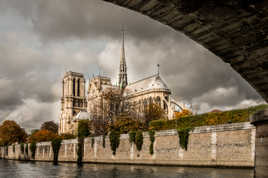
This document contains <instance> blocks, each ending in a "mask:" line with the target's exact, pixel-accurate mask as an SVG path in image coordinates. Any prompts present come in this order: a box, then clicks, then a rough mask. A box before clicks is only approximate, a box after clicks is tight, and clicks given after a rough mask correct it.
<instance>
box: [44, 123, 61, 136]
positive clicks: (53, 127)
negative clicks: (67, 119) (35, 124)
mask: <svg viewBox="0 0 268 178" xmlns="http://www.w3.org/2000/svg"><path fill="white" fill-rule="evenodd" d="M40 130H49V131H51V132H53V133H55V134H56V133H58V125H57V124H56V123H55V122H53V121H47V122H44V123H43V124H42V126H41V128H40Z"/></svg>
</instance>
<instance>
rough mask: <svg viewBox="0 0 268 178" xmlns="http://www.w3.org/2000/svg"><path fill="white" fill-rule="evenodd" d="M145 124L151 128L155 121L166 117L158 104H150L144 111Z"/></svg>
mask: <svg viewBox="0 0 268 178" xmlns="http://www.w3.org/2000/svg"><path fill="white" fill-rule="evenodd" d="M144 117H145V124H146V127H147V128H148V127H149V123H150V122H151V121H153V120H158V119H162V118H164V117H165V112H164V110H163V109H162V108H161V106H159V105H158V104H154V103H150V104H149V105H148V107H147V108H146V110H145V111H144Z"/></svg>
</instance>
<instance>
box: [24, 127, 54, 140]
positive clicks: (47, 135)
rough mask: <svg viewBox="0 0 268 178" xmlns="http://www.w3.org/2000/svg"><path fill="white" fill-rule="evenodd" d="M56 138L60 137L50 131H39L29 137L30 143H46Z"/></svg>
mask: <svg viewBox="0 0 268 178" xmlns="http://www.w3.org/2000/svg"><path fill="white" fill-rule="evenodd" d="M56 137H58V135H57V134H55V133H53V132H51V131H49V130H39V131H37V132H35V133H34V134H32V135H31V136H30V137H29V142H46V141H51V140H53V139H55V138H56Z"/></svg>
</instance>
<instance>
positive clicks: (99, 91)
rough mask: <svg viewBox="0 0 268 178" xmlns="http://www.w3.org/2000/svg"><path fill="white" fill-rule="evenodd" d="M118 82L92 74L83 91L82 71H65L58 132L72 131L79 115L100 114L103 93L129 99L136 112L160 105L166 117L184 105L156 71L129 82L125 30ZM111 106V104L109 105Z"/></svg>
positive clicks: (103, 102)
mask: <svg viewBox="0 0 268 178" xmlns="http://www.w3.org/2000/svg"><path fill="white" fill-rule="evenodd" d="M118 84H119V85H113V84H112V83H111V78H109V77H106V76H101V75H98V76H94V77H92V78H91V79H89V83H88V91H87V95H86V80H85V78H84V76H83V74H81V73H77V72H72V71H69V72H66V73H65V75H64V78H63V80H62V98H61V114H60V124H59V133H60V134H61V133H75V131H76V130H77V125H78V124H77V123H78V120H80V119H91V115H92V113H94V114H96V113H97V114H100V115H101V114H103V107H102V109H100V107H99V106H100V105H101V106H103V105H105V103H107V101H105V98H104V97H103V96H104V93H105V92H107V91H118V92H120V93H121V95H122V96H123V97H124V101H127V103H132V104H133V106H135V110H136V112H137V113H142V112H143V111H144V110H145V109H146V107H147V106H148V105H149V104H150V103H155V104H158V105H159V106H161V108H162V109H163V110H164V112H165V114H166V116H167V118H168V119H172V118H173V116H174V112H180V111H182V109H184V106H183V105H182V104H180V103H179V102H177V101H175V100H174V99H173V98H172V97H171V91H170V89H169V88H168V87H167V85H166V83H165V82H164V81H163V79H162V78H161V77H160V74H159V70H158V73H157V74H155V75H152V76H149V77H146V78H143V79H141V80H138V81H136V82H133V83H128V79H127V65H126V58H125V46H124V33H123V40H122V48H121V58H120V68H119V76H118ZM109 109H111V108H109Z"/></svg>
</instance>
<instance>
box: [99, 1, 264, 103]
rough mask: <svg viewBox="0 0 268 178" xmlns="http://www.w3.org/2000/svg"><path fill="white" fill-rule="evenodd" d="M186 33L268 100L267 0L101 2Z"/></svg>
mask: <svg viewBox="0 0 268 178" xmlns="http://www.w3.org/2000/svg"><path fill="white" fill-rule="evenodd" d="M102 1H107V2H111V3H113V4H116V5H119V6H122V7H125V8H128V9H131V10H134V11H137V12H139V13H142V14H144V15H146V16H149V17H151V18H152V19H154V20H157V21H159V22H161V23H162V24H165V25H168V26H170V27H171V28H173V29H175V30H176V31H180V32H183V33H184V34H186V35H187V36H188V37H190V38H191V39H192V40H194V41H196V42H197V43H199V44H201V45H202V46H204V47H205V48H207V49H208V50H210V51H211V52H212V53H214V54H215V55H217V56H219V57H220V58H221V59H222V60H223V61H224V62H226V63H229V64H230V65H231V67H232V68H233V69H234V70H236V71H237V72H238V73H239V74H240V75H241V76H242V77H243V78H244V79H245V80H247V81H248V82H249V83H250V84H251V85H252V86H253V87H254V88H255V89H256V90H257V91H258V93H259V94H260V95H261V96H262V97H263V98H264V99H265V100H266V101H268V1H265V0H102Z"/></svg>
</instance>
